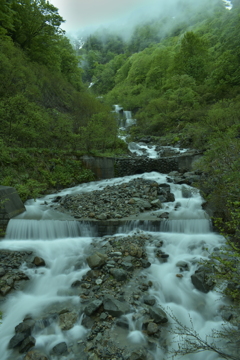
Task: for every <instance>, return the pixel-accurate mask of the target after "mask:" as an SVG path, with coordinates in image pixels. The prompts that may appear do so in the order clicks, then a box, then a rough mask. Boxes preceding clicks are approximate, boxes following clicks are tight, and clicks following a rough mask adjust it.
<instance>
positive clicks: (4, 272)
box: [0, 267, 6, 277]
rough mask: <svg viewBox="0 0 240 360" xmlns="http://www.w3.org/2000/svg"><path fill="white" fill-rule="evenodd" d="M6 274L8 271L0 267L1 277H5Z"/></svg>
mask: <svg viewBox="0 0 240 360" xmlns="http://www.w3.org/2000/svg"><path fill="white" fill-rule="evenodd" d="M5 274H6V271H5V270H4V268H3V267H0V277H2V276H4V275H5Z"/></svg>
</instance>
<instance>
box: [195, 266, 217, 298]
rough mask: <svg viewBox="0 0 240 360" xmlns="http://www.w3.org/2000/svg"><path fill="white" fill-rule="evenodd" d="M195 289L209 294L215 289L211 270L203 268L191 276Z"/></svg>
mask: <svg viewBox="0 0 240 360" xmlns="http://www.w3.org/2000/svg"><path fill="white" fill-rule="evenodd" d="M191 280H192V283H193V285H194V286H195V288H196V289H197V290H199V291H201V292H204V293H208V292H209V291H210V290H212V289H213V287H214V282H213V281H212V280H211V279H210V278H209V270H208V269H206V268H205V267H203V266H201V267H200V268H199V269H198V270H196V271H195V273H194V274H193V275H192V276H191Z"/></svg>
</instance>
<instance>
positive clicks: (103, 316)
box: [100, 312, 108, 320]
mask: <svg viewBox="0 0 240 360" xmlns="http://www.w3.org/2000/svg"><path fill="white" fill-rule="evenodd" d="M107 317H108V314H106V313H105V312H103V313H101V315H100V320H106V319H107Z"/></svg>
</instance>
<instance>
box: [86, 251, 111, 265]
mask: <svg viewBox="0 0 240 360" xmlns="http://www.w3.org/2000/svg"><path fill="white" fill-rule="evenodd" d="M106 260H107V256H106V255H104V254H101V253H96V254H94V255H91V256H89V257H88V258H87V263H88V266H89V267H90V268H91V269H95V268H98V267H102V266H103V265H105V263H106Z"/></svg>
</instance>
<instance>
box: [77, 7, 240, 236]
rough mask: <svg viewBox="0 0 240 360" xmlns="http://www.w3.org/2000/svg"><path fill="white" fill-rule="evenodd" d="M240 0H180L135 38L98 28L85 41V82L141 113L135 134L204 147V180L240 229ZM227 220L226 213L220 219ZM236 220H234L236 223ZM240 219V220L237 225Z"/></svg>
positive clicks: (211, 197) (207, 192) (227, 223)
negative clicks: (226, 1) (228, 0)
mask: <svg viewBox="0 0 240 360" xmlns="http://www.w3.org/2000/svg"><path fill="white" fill-rule="evenodd" d="M239 33H240V1H239V0H234V1H232V8H231V9H228V8H226V6H225V4H224V2H223V1H222V0H212V1H211V2H209V1H202V2H199V4H198V2H197V3H196V2H194V3H193V2H191V1H187V0H186V1H178V2H177V1H176V6H175V8H173V9H172V12H169V11H168V13H167V14H165V13H163V14H162V15H161V16H156V17H155V18H153V19H150V20H146V22H145V23H143V24H141V25H137V26H136V27H135V29H134V30H133V32H132V35H131V36H129V37H128V38H123V37H121V36H120V35H119V33H117V32H116V33H114V32H113V31H110V30H107V29H106V30H101V31H96V32H95V33H93V34H91V35H89V36H88V37H86V38H85V39H82V38H79V39H78V40H79V43H82V42H83V40H84V45H83V46H79V50H78V54H79V55H80V57H81V64H82V69H83V81H84V82H85V83H88V84H90V83H93V84H94V85H93V86H91V91H92V93H94V94H96V95H97V96H101V97H102V100H103V101H104V103H106V104H109V105H112V104H119V105H121V106H123V107H124V109H126V110H131V111H132V112H133V113H134V117H135V118H136V119H137V124H136V126H134V127H132V128H131V135H132V137H133V138H140V137H141V136H142V135H143V134H144V135H146V134H148V135H151V136H152V137H156V139H157V138H158V139H159V138H160V144H163V145H164V144H172V145H175V144H178V145H180V146H183V147H194V148H197V149H200V150H202V151H204V156H203V158H202V160H201V161H200V163H199V164H198V167H199V169H201V170H202V171H204V172H205V173H206V174H208V176H207V177H206V181H204V182H203V181H202V182H201V184H198V186H199V187H200V188H201V189H202V191H203V193H204V196H205V197H206V198H207V199H208V201H209V202H211V206H212V207H214V208H215V214H216V215H217V216H218V217H219V223H220V222H221V221H222V226H223V228H224V229H225V230H227V229H228V230H229V229H231V232H234V233H235V238H238V236H239V223H240V177H239V170H240V157H239V153H240V118H239V114H240V40H239V39H240V38H239ZM220 219H222V220H220ZM234 224H235V225H234ZM236 224H238V225H236Z"/></svg>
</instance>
